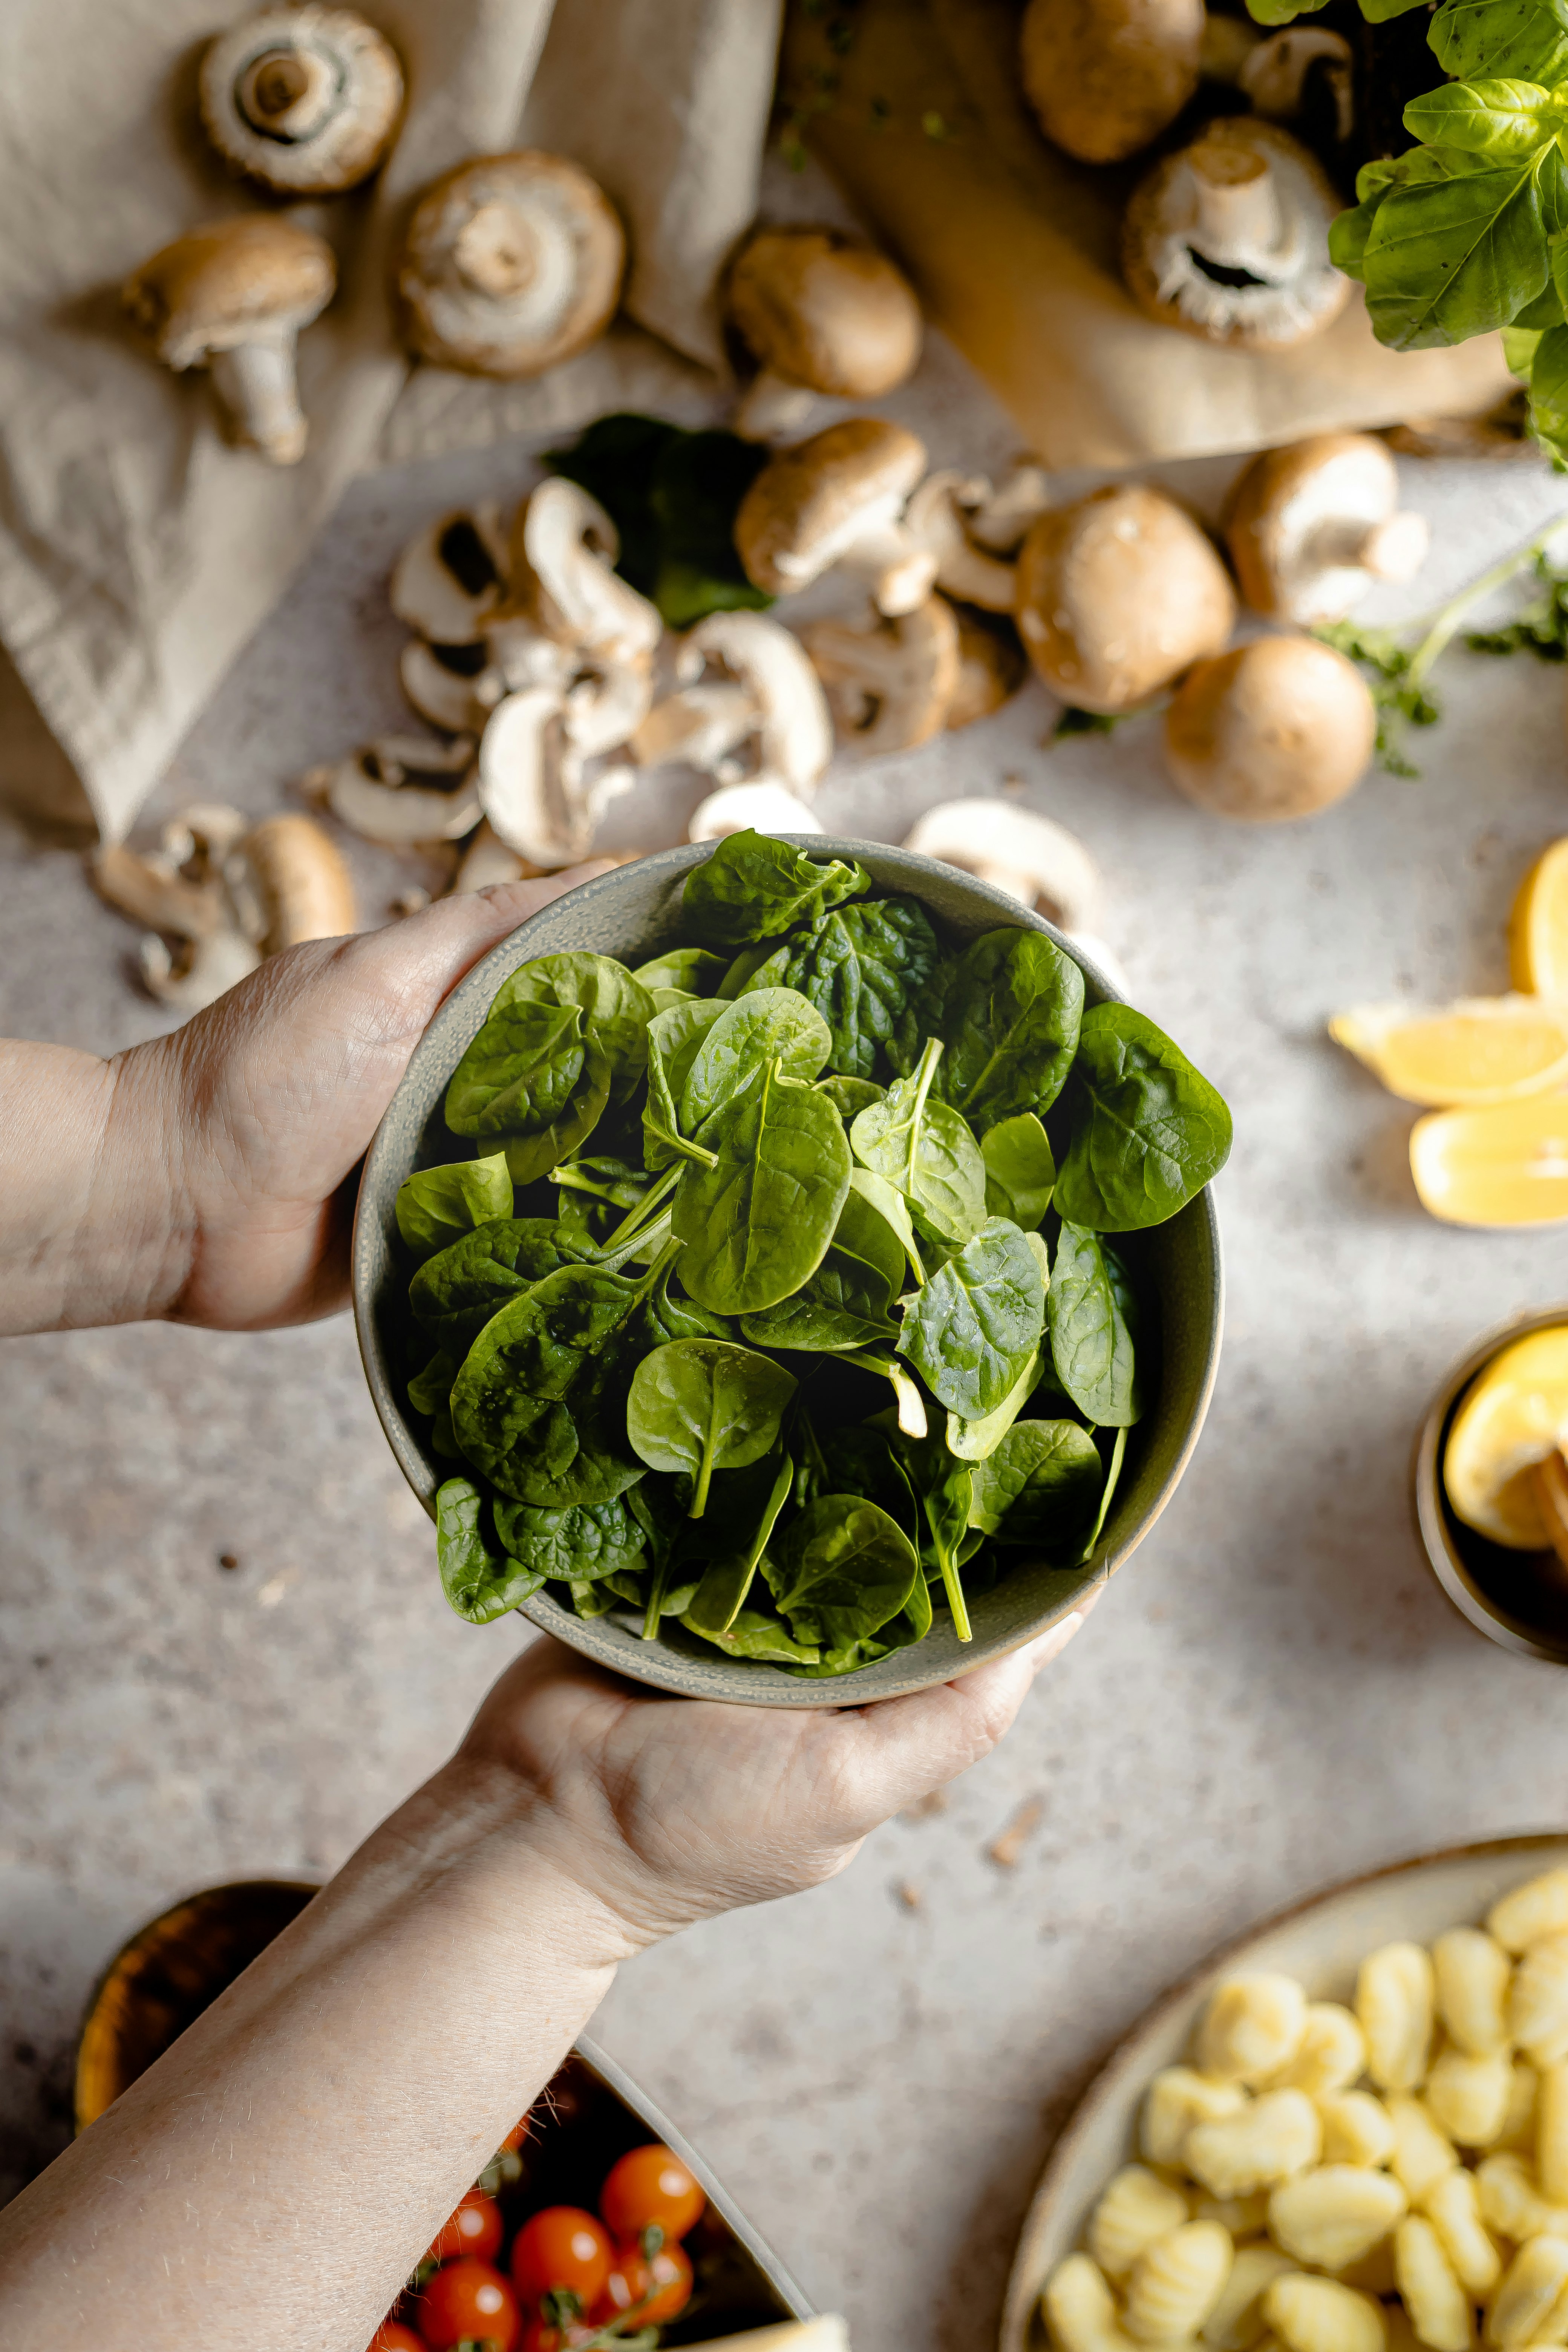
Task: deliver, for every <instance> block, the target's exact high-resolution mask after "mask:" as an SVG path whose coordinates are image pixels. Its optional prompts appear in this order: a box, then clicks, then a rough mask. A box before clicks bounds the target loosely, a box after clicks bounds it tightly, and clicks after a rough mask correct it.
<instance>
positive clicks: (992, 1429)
mask: <svg viewBox="0 0 1568 2352" xmlns="http://www.w3.org/2000/svg"><path fill="white" fill-rule="evenodd" d="M1047 1297H1048V1294H1047ZM1045 1369H1046V1365H1045V1358H1044V1356H1043V1355H1042V1354H1041V1352H1040V1350H1039V1349H1038V1348H1037V1349H1035V1352H1034V1354H1033V1355H1032V1356H1031V1357H1030V1358H1029V1360H1028V1362H1027V1363H1026V1365H1025V1367H1024V1369H1023V1370H1022V1371H1021V1372H1020V1373H1019V1375H1018V1377H1017V1379H1016V1381H1014V1383H1013V1385H1012V1387H1011V1388H1010V1389H1009V1390H1008V1391H1007V1393H1006V1395H1005V1397H1004V1398H1003V1400H1002V1402H1001V1403H1000V1404H999V1405H998V1406H997V1407H996V1410H995V1411H994V1412H987V1413H982V1414H981V1415H980V1417H979V1418H978V1419H977V1420H974V1421H966V1420H965V1419H964V1417H963V1414H962V1413H958V1412H950V1413H949V1414H948V1416H947V1450H948V1452H949V1453H950V1454H957V1456H958V1458H959V1460H960V1461H961V1462H984V1459H985V1457H986V1455H987V1454H994V1453H995V1451H996V1448H997V1447H998V1445H1000V1444H1001V1443H1002V1440H1003V1439H1004V1438H1005V1436H1006V1434H1007V1432H1008V1431H1009V1430H1010V1429H1011V1428H1012V1426H1013V1423H1015V1422H1016V1420H1017V1418H1018V1415H1019V1414H1020V1413H1021V1412H1023V1410H1024V1407H1025V1406H1026V1404H1027V1403H1028V1402H1029V1399H1030V1398H1031V1397H1032V1396H1033V1395H1034V1393H1035V1391H1036V1390H1037V1388H1038V1387H1039V1385H1040V1381H1041V1379H1042V1377H1043V1375H1044V1372H1045Z"/></svg>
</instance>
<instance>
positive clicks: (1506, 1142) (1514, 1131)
mask: <svg viewBox="0 0 1568 2352" xmlns="http://www.w3.org/2000/svg"><path fill="white" fill-rule="evenodd" d="M1410 1173H1411V1174H1412V1176H1414V1178H1415V1190H1416V1192H1418V1193H1419V1194H1420V1196H1421V1205H1422V1207H1423V1208H1424V1209H1426V1210H1427V1211H1428V1212H1429V1213H1431V1214H1432V1215H1433V1216H1434V1217H1440V1218H1441V1219H1442V1220H1443V1223H1445V1224H1448V1225H1550V1224H1555V1223H1558V1221H1559V1220H1560V1219H1562V1218H1564V1217H1568V1095H1529V1096H1527V1097H1525V1099H1524V1101H1523V1102H1513V1103H1492V1104H1489V1106H1488V1107H1487V1108H1485V1109H1482V1110H1443V1111H1433V1112H1432V1113H1430V1114H1429V1116H1428V1117H1427V1118H1418V1119H1417V1120H1416V1122H1415V1126H1414V1127H1413V1128H1412V1129H1411V1131H1410Z"/></svg>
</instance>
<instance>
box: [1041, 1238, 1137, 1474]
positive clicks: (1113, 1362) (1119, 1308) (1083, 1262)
mask: <svg viewBox="0 0 1568 2352" xmlns="http://www.w3.org/2000/svg"><path fill="white" fill-rule="evenodd" d="M1113 1267H1114V1271H1113ZM1131 1296H1132V1294H1131V1286H1130V1284H1129V1283H1128V1280H1127V1276H1126V1271H1125V1269H1124V1268H1123V1267H1121V1266H1120V1265H1117V1264H1116V1262H1115V1260H1114V1258H1113V1257H1112V1255H1111V1254H1110V1252H1109V1251H1108V1250H1107V1249H1106V1248H1105V1246H1104V1245H1103V1244H1102V1243H1101V1242H1100V1237H1099V1235H1098V1234H1091V1233H1087V1232H1085V1231H1084V1229H1083V1228H1082V1227H1081V1226H1079V1225H1070V1224H1068V1223H1067V1222H1066V1221H1065V1219H1064V1221H1063V1223H1062V1229H1061V1234H1060V1236H1059V1238H1058V1242H1057V1262H1056V1265H1055V1267H1054V1268H1053V1269H1052V1273H1051V1285H1050V1289H1049V1291H1048V1292H1047V1297H1046V1313H1047V1321H1048V1323H1049V1326H1050V1334H1051V1361H1052V1363H1053V1365H1054V1366H1055V1368H1056V1375H1057V1378H1058V1381H1060V1382H1061V1385H1062V1387H1063V1389H1064V1390H1065V1391H1066V1392H1067V1394H1068V1397H1069V1398H1070V1399H1071V1401H1072V1402H1073V1403H1074V1404H1075V1405H1076V1406H1077V1407H1078V1409H1079V1412H1081V1413H1082V1415H1083V1417H1084V1419H1085V1420H1086V1421H1091V1422H1093V1423H1096V1424H1097V1425H1098V1426H1099V1427H1100V1428H1102V1429H1124V1428H1126V1427H1128V1426H1129V1425H1130V1424H1131V1423H1132V1422H1135V1421H1136V1420H1137V1419H1138V1417H1139V1415H1140V1414H1141V1412H1142V1410H1143V1402H1142V1395H1141V1394H1140V1391H1139V1387H1138V1378H1137V1367H1136V1347H1135V1337H1136V1335H1135V1332H1134V1328H1133V1325H1132V1321H1131V1318H1130V1316H1129V1311H1128V1310H1129V1306H1130V1304H1131Z"/></svg>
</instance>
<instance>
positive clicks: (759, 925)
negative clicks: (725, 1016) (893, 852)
mask: <svg viewBox="0 0 1568 2352" xmlns="http://www.w3.org/2000/svg"><path fill="white" fill-rule="evenodd" d="M870 887H871V877H870V876H869V875H868V873H867V871H866V869H865V867H864V866H859V865H855V866H846V865H844V864H843V862H842V861H841V860H840V859H838V858H837V857H834V858H830V859H829V860H828V862H827V863H826V865H825V866H818V865H817V864H816V861H815V860H814V859H812V858H810V857H808V856H806V854H805V850H804V849H795V848H792V847H791V845H790V844H789V843H788V842H787V841H775V840H773V837H772V836H771V835H767V834H761V833H751V832H747V833H732V834H731V835H728V837H727V838H726V839H725V840H723V841H720V842H716V843H715V844H714V847H713V854H712V856H710V857H709V858H706V859H705V860H704V862H703V863H702V864H701V865H700V866H697V867H695V868H694V869H693V871H692V872H691V873H690V874H689V876H688V877H687V882H686V890H685V895H684V898H683V901H682V910H683V912H684V914H685V917H686V920H687V923H688V925H689V928H690V929H692V930H694V931H695V932H696V933H697V934H698V936H699V937H700V939H701V940H703V941H704V942H707V943H710V944H711V945H713V946H714V947H736V948H738V947H744V946H745V945H746V944H747V943H748V942H749V941H752V940H776V939H781V938H782V937H783V936H784V932H785V931H792V930H794V929H795V926H796V924H797V923H811V922H816V921H817V920H819V919H820V918H821V917H822V916H823V915H825V914H826V912H827V910H828V908H830V907H839V906H842V905H843V904H844V902H845V900H846V899H847V898H862V897H863V896H864V895H865V893H866V892H867V891H868V889H869V888H870ZM758 961H759V962H760V961H764V959H762V958H759V959H758ZM728 985H729V982H728V979H726V982H725V986H726V988H728Z"/></svg>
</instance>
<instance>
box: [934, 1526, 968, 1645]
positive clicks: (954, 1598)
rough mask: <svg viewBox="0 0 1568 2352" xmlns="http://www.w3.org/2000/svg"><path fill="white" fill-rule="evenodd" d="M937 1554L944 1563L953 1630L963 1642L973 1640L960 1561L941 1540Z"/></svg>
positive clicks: (945, 1583)
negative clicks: (954, 1557) (960, 1572)
mask: <svg viewBox="0 0 1568 2352" xmlns="http://www.w3.org/2000/svg"><path fill="white" fill-rule="evenodd" d="M936 1556H937V1559H938V1560H939V1561H940V1562H941V1564H942V1587H943V1590H944V1591H945V1592H946V1594H947V1605H948V1607H949V1608H950V1609H951V1610H952V1630H953V1632H954V1633H956V1634H957V1635H958V1638H959V1640H960V1641H961V1642H973V1639H974V1635H973V1632H972V1631H971V1629H970V1623H969V1612H968V1610H967V1609H966V1608H965V1607H964V1605H963V1578H962V1577H961V1576H960V1574H959V1572H958V1562H957V1561H956V1560H955V1559H953V1557H952V1553H951V1552H950V1551H949V1550H948V1549H947V1546H946V1545H945V1544H944V1543H942V1542H940V1541H939V1542H938V1545H937V1554H936Z"/></svg>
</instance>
